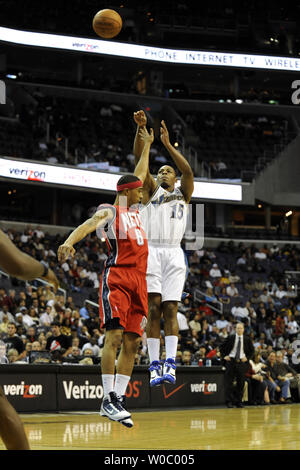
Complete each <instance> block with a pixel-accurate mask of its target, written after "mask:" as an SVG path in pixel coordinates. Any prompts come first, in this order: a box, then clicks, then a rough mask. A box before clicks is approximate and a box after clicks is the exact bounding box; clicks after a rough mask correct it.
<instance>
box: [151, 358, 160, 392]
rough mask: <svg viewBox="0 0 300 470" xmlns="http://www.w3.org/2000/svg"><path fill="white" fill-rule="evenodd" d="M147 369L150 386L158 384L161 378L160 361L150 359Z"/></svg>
mask: <svg viewBox="0 0 300 470" xmlns="http://www.w3.org/2000/svg"><path fill="white" fill-rule="evenodd" d="M148 370H149V372H150V387H155V386H157V385H160V384H161V379H162V365H161V363H160V362H159V361H152V362H151V364H150V367H149V369H148Z"/></svg>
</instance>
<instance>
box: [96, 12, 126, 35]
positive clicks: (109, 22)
mask: <svg viewBox="0 0 300 470" xmlns="http://www.w3.org/2000/svg"><path fill="white" fill-rule="evenodd" d="M122 24H123V22H122V18H121V16H120V15H119V13H117V12H116V11H115V10H110V9H105V10H100V11H98V13H96V15H95V16H94V19H93V29H94V31H95V33H96V34H97V35H98V36H100V37H101V38H105V39H110V38H114V37H115V36H117V35H118V34H119V32H120V31H121V29H122Z"/></svg>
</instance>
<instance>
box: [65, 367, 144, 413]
mask: <svg viewBox="0 0 300 470" xmlns="http://www.w3.org/2000/svg"><path fill="white" fill-rule="evenodd" d="M75 367H76V366H75ZM78 372H80V373H78ZM82 372H84V371H82ZM57 385H58V387H57V390H58V408H59V409H60V410H62V411H70V410H86V411H93V410H98V411H99V410H100V404H101V402H102V398H103V386H102V381H101V373H100V372H99V373H95V374H91V373H88V374H86V373H81V371H80V370H78V369H76V373H75V374H74V369H73V372H72V373H70V374H64V373H62V374H58V376H57ZM126 398H127V404H128V407H129V408H130V407H131V408H148V407H149V405H150V397H149V380H148V377H146V374H145V373H144V372H142V373H134V374H133V375H132V377H131V379H130V382H129V384H128V387H127V390H126Z"/></svg>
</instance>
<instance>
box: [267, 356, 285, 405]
mask: <svg viewBox="0 0 300 470" xmlns="http://www.w3.org/2000/svg"><path fill="white" fill-rule="evenodd" d="M266 365H267V366H268V368H267V369H266V372H267V374H266V381H267V383H268V390H269V395H270V402H271V403H273V404H276V403H277V401H276V400H275V393H276V392H278V393H279V392H280V402H281V403H284V402H285V401H286V399H287V396H288V391H289V381H288V380H280V379H279V377H278V372H277V367H276V353H275V352H274V351H272V352H271V353H270V354H269V356H268V360H267V362H266Z"/></svg>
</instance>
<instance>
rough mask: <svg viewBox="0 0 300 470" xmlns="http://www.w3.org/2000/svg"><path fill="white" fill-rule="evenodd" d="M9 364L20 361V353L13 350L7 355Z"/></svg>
mask: <svg viewBox="0 0 300 470" xmlns="http://www.w3.org/2000/svg"><path fill="white" fill-rule="evenodd" d="M6 356H7V359H8V362H9V364H13V363H15V362H18V361H19V353H18V351H17V350H16V349H14V348H12V349H9V351H8V352H7V354H6Z"/></svg>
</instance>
